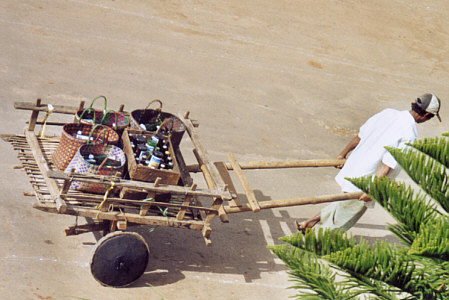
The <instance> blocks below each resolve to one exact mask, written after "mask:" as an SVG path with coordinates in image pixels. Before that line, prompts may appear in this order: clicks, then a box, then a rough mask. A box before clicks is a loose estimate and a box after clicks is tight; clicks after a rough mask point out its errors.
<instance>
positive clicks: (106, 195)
mask: <svg viewBox="0 0 449 300" xmlns="http://www.w3.org/2000/svg"><path fill="white" fill-rule="evenodd" d="M114 185H115V184H114V181H111V186H110V187H109V188H108V189H107V190H106V192H105V193H104V197H103V201H101V203H100V204H99V205H97V207H96V208H97V209H98V213H97V215H96V216H95V219H98V215H99V214H100V210H101V208H102V207H103V205H104V203H105V202H106V200H107V199H108V195H109V192H110V191H112V189H113V188H114Z"/></svg>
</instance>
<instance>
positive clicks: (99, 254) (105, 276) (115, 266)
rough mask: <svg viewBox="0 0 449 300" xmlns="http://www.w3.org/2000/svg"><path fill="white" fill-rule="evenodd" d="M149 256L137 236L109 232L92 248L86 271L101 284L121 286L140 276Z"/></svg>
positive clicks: (130, 233)
mask: <svg viewBox="0 0 449 300" xmlns="http://www.w3.org/2000/svg"><path fill="white" fill-rule="evenodd" d="M149 253H150V251H149V250H148V245H147V243H146V242H145V240H144V239H143V238H142V237H141V236H140V235H139V234H137V233H134V232H121V231H116V232H112V233H109V234H107V235H105V236H104V237H103V238H101V239H100V240H99V241H98V243H97V244H96V246H95V248H94V249H93V255H92V260H91V262H90V270H91V272H92V275H93V276H94V278H95V279H96V280H97V281H98V282H100V283H101V284H102V285H105V286H112V287H124V286H127V285H129V284H131V283H133V282H134V281H136V280H137V279H138V278H139V277H140V276H141V275H142V274H143V272H144V271H145V269H146V267H147V264H148V258H149Z"/></svg>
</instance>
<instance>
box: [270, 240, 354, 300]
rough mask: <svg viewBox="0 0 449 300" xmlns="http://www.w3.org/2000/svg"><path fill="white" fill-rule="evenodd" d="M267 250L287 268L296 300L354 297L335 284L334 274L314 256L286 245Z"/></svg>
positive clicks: (344, 299) (338, 299)
mask: <svg viewBox="0 0 449 300" xmlns="http://www.w3.org/2000/svg"><path fill="white" fill-rule="evenodd" d="M268 248H269V249H270V250H271V251H273V253H274V254H276V256H277V257H279V258H280V259H281V260H282V261H283V262H284V263H285V264H286V265H287V266H288V267H289V269H290V270H289V274H290V277H291V279H292V281H294V282H295V284H294V286H292V287H291V288H294V289H296V290H297V292H298V295H297V299H306V300H322V299H335V300H346V299H353V296H354V295H353V294H352V293H351V292H349V291H345V290H344V289H343V287H342V286H341V284H340V283H338V282H336V280H335V277H336V273H335V272H334V271H333V270H332V269H331V268H330V266H329V265H328V264H326V263H323V262H321V261H319V259H318V257H317V256H316V255H315V254H313V253H311V252H308V251H303V250H301V249H298V248H295V247H291V246H286V245H276V246H268Z"/></svg>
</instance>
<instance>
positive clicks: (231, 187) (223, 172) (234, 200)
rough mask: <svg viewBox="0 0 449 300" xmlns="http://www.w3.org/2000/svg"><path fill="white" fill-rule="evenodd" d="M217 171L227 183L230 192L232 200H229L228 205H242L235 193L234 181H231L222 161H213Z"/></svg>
mask: <svg viewBox="0 0 449 300" xmlns="http://www.w3.org/2000/svg"><path fill="white" fill-rule="evenodd" d="M214 165H215V167H216V168H217V170H218V172H219V173H220V176H221V178H223V181H224V182H225V183H226V184H227V185H228V189H229V191H230V192H231V194H232V200H231V201H229V206H231V207H234V206H242V202H241V201H240V198H239V195H238V194H237V190H236V189H235V186H234V183H233V182H232V179H231V176H230V175H229V172H228V170H227V169H226V165H225V163H224V162H222V161H219V162H215V163H214Z"/></svg>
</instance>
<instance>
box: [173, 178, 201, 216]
mask: <svg viewBox="0 0 449 300" xmlns="http://www.w3.org/2000/svg"><path fill="white" fill-rule="evenodd" d="M195 189H196V183H194V184H193V185H192V186H191V187H190V190H191V191H194V190H195ZM192 198H193V197H192V196H189V195H187V196H186V197H185V198H184V201H183V202H182V205H185V206H189V205H190V201H191V200H192ZM186 210H187V209H186V208H184V207H183V208H181V209H180V210H179V212H178V214H177V216H176V219H178V220H182V219H184V216H185V214H186Z"/></svg>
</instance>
